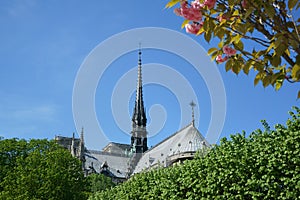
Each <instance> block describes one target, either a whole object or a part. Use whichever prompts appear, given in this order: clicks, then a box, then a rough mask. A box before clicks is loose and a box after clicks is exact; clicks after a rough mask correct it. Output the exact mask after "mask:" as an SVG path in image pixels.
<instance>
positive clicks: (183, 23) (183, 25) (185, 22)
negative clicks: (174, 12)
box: [181, 19, 189, 28]
mask: <svg viewBox="0 0 300 200" xmlns="http://www.w3.org/2000/svg"><path fill="white" fill-rule="evenodd" d="M188 23H189V20H187V19H185V20H184V21H183V22H182V24H181V28H184V27H185V25H186V24H188Z"/></svg>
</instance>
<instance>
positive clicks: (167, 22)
mask: <svg viewBox="0 0 300 200" xmlns="http://www.w3.org/2000/svg"><path fill="white" fill-rule="evenodd" d="M166 2H167V1H137V0H132V1H119V2H116V1H113V2H111V1H92V0H91V1H38V0H23V1H18V0H3V1H0V27H1V32H0V43H1V46H0V135H1V136H3V137H4V138H12V137H18V138H26V139H29V138H48V139H52V138H54V136H55V135H63V136H71V135H72V132H76V134H77V135H78V131H77V130H76V126H75V123H74V119H73V113H72V94H73V87H74V82H75V80H76V75H77V73H78V70H79V69H80V66H81V65H82V63H83V62H84V59H85V58H86V57H87V56H88V55H89V53H90V52H91V51H92V50H93V49H94V48H95V47H96V46H97V45H99V44H100V43H101V42H103V41H105V40H106V39H107V38H109V37H111V36H113V35H115V34H118V33H120V32H123V31H126V30H130V29H133V28H143V27H162V28H167V29H172V30H176V31H179V32H181V33H183V34H186V33H185V31H184V30H182V29H180V26H181V23H182V19H181V18H179V17H177V16H176V15H174V14H173V12H172V11H171V10H165V9H164V6H165V4H166ZM186 35H187V36H188V37H191V38H192V39H195V40H196V41H197V42H199V44H201V45H202V46H203V47H204V48H205V49H208V48H210V45H209V44H207V43H206V42H205V41H204V39H203V38H202V37H194V36H192V35H189V34H186ZM138 42H139V41H138V39H137V43H138ZM174 43H176V41H174ZM120 45H122V44H120ZM137 46H138V45H137ZM179 48H180V47H179ZM110 50H111V51H113V49H110ZM142 59H143V64H147V63H161V64H164V65H168V66H170V67H174V69H176V70H178V71H179V72H180V73H181V74H182V75H184V76H185V78H186V79H187V80H188V81H189V82H190V84H191V85H192V86H193V89H194V90H195V92H196V93H197V94H196V95H197V97H198V102H196V103H197V104H198V106H199V108H200V116H201V117H199V115H196V118H197V117H198V118H200V119H199V123H197V126H198V127H199V130H200V131H201V132H202V133H203V134H204V135H205V133H206V132H207V129H208V126H209V120H210V118H211V102H210V94H209V92H208V89H207V86H206V85H205V81H203V79H202V77H201V76H199V75H197V76H196V75H195V74H196V73H195V71H194V70H193V69H192V68H191V67H189V64H188V63H186V61H185V60H183V59H179V58H178V57H176V56H174V55H172V54H170V53H168V52H164V51H159V50H151V49H145V50H143V57H142ZM136 65H137V52H136V51H134V52H130V53H128V54H125V55H122V56H120V58H119V59H117V60H116V61H114V62H113V63H112V64H111V66H109V67H108V69H107V70H106V72H105V74H104V75H103V79H101V81H100V82H99V85H98V87H97V92H96V94H95V100H96V101H95V108H96V110H95V112H96V115H97V117H98V120H99V123H101V124H102V129H103V132H104V134H105V135H106V136H107V137H108V139H109V140H111V141H116V142H122V143H129V141H130V139H129V135H128V134H126V133H124V132H123V131H122V130H121V129H120V128H119V127H118V125H117V124H116V122H115V121H114V119H113V117H112V112H111V108H110V103H111V94H112V89H113V88H114V86H115V85H116V82H117V81H118V80H119V79H120V78H121V77H122V76H123V75H124V74H126V73H127V72H128V71H129V70H132V69H135V67H136ZM183 66H184V67H183ZM218 69H219V72H220V74H221V77H222V80H223V82H224V86H225V91H226V118H225V124H224V127H223V130H222V132H221V137H228V136H229V135H230V134H233V133H237V132H241V131H242V130H245V131H246V132H247V133H250V132H251V131H253V130H255V129H257V128H261V127H262V126H261V123H260V120H261V119H266V120H267V122H269V123H270V125H271V126H273V125H274V124H276V123H285V121H286V120H287V118H288V117H289V116H288V111H289V110H290V109H291V107H292V106H294V105H298V106H299V100H298V101H297V100H296V95H297V91H298V89H299V84H284V86H283V87H282V89H281V90H280V91H277V92H276V91H274V89H273V88H272V87H269V88H263V87H262V85H261V84H259V85H258V86H256V87H254V85H253V76H254V75H253V73H250V75H248V76H247V75H244V74H240V75H238V76H236V75H234V74H233V73H231V72H228V73H226V72H225V69H224V66H223V65H220V66H218ZM144 76H147V74H144ZM133 83H134V84H133V85H135V83H136V77H135V78H134V80H133ZM174 84H175V85H176V84H180V83H178V82H176V81H175V80H174ZM134 87H135V86H134ZM133 89H134V88H133ZM176 97H177V98H178V96H176V94H172V92H170V91H168V89H167V88H163V87H161V86H159V85H156V84H149V85H145V87H144V101H145V105H146V107H147V109H148V108H151V107H152V106H153V105H156V104H162V105H163V106H164V108H163V109H164V111H163V110H162V109H161V107H155V106H154V107H153V109H154V110H155V109H156V108H158V111H159V112H158V115H157V116H158V117H159V116H163V115H164V113H166V116H167V119H166V122H165V124H164V127H163V128H162V130H161V132H159V133H157V134H156V135H155V137H152V138H150V139H149V146H152V145H155V144H156V143H157V142H158V141H160V140H162V139H163V138H165V137H167V136H168V135H170V134H172V133H174V132H175V131H177V130H178V129H179V128H181V127H180V126H179V124H180V115H181V113H180V109H179V108H178V106H179V102H178V100H176ZM119 98H120V99H122V97H119ZM191 100H192V99H191ZM124 101H127V99H126V98H124ZM133 101H134V94H132V95H131V96H130V101H129V102H126V103H127V106H128V112H130V114H131V113H132V109H133ZM187 107H189V105H187ZM147 113H148V118H149V119H148V121H149V122H151V120H155V119H154V118H151V119H150V116H149V110H147ZM152 117H153V116H152ZM124 120H125V123H126V122H128V127H129V128H130V125H131V124H130V116H128V119H124ZM159 120H160V119H159ZM159 120H158V121H159ZM183 120H184V121H185V122H186V124H187V123H188V122H189V121H190V120H191V119H186V118H185V119H183ZM83 126H84V125H83ZM86 134H89V133H86ZM149 134H151V133H149ZM97 140H98V138H97V137H95V138H94V141H97ZM99 140H101V138H100V139H99ZM90 147H92V148H99V149H100V148H101V147H103V141H99V146H95V145H90Z"/></svg>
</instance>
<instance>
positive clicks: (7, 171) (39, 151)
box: [0, 139, 85, 200]
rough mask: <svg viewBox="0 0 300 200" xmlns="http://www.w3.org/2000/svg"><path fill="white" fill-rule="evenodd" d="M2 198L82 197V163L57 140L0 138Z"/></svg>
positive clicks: (0, 186) (0, 189)
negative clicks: (59, 144) (56, 141)
mask: <svg viewBox="0 0 300 200" xmlns="http://www.w3.org/2000/svg"><path fill="white" fill-rule="evenodd" d="M0 160H1V163H0V165H1V168H0V170H1V171H0V176H1V179H0V199H8V200H9V199H22V200H23V199H25V200H26V199H61V200H62V199H83V198H85V197H84V194H83V190H84V187H85V185H84V184H85V182H84V177H83V173H82V169H81V163H80V161H79V160H78V159H76V158H74V157H72V155H71V154H70V153H69V152H68V151H67V150H65V149H63V148H62V147H60V146H58V144H56V143H55V142H54V141H47V140H30V141H29V142H27V141H25V140H18V139H5V140H0Z"/></svg>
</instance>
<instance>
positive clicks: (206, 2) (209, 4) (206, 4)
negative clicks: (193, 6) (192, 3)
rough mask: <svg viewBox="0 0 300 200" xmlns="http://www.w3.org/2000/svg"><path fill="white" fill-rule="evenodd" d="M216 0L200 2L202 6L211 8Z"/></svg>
mask: <svg viewBox="0 0 300 200" xmlns="http://www.w3.org/2000/svg"><path fill="white" fill-rule="evenodd" d="M216 1H217V0H205V1H204V3H203V4H202V7H204V6H207V8H208V9H212V8H213V7H214V6H215V4H216Z"/></svg>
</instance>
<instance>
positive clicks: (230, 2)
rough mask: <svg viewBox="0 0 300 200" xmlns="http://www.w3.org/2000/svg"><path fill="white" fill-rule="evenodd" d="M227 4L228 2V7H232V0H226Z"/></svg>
mask: <svg viewBox="0 0 300 200" xmlns="http://www.w3.org/2000/svg"><path fill="white" fill-rule="evenodd" d="M228 4H229V7H231V8H232V7H233V6H234V0H228Z"/></svg>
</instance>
